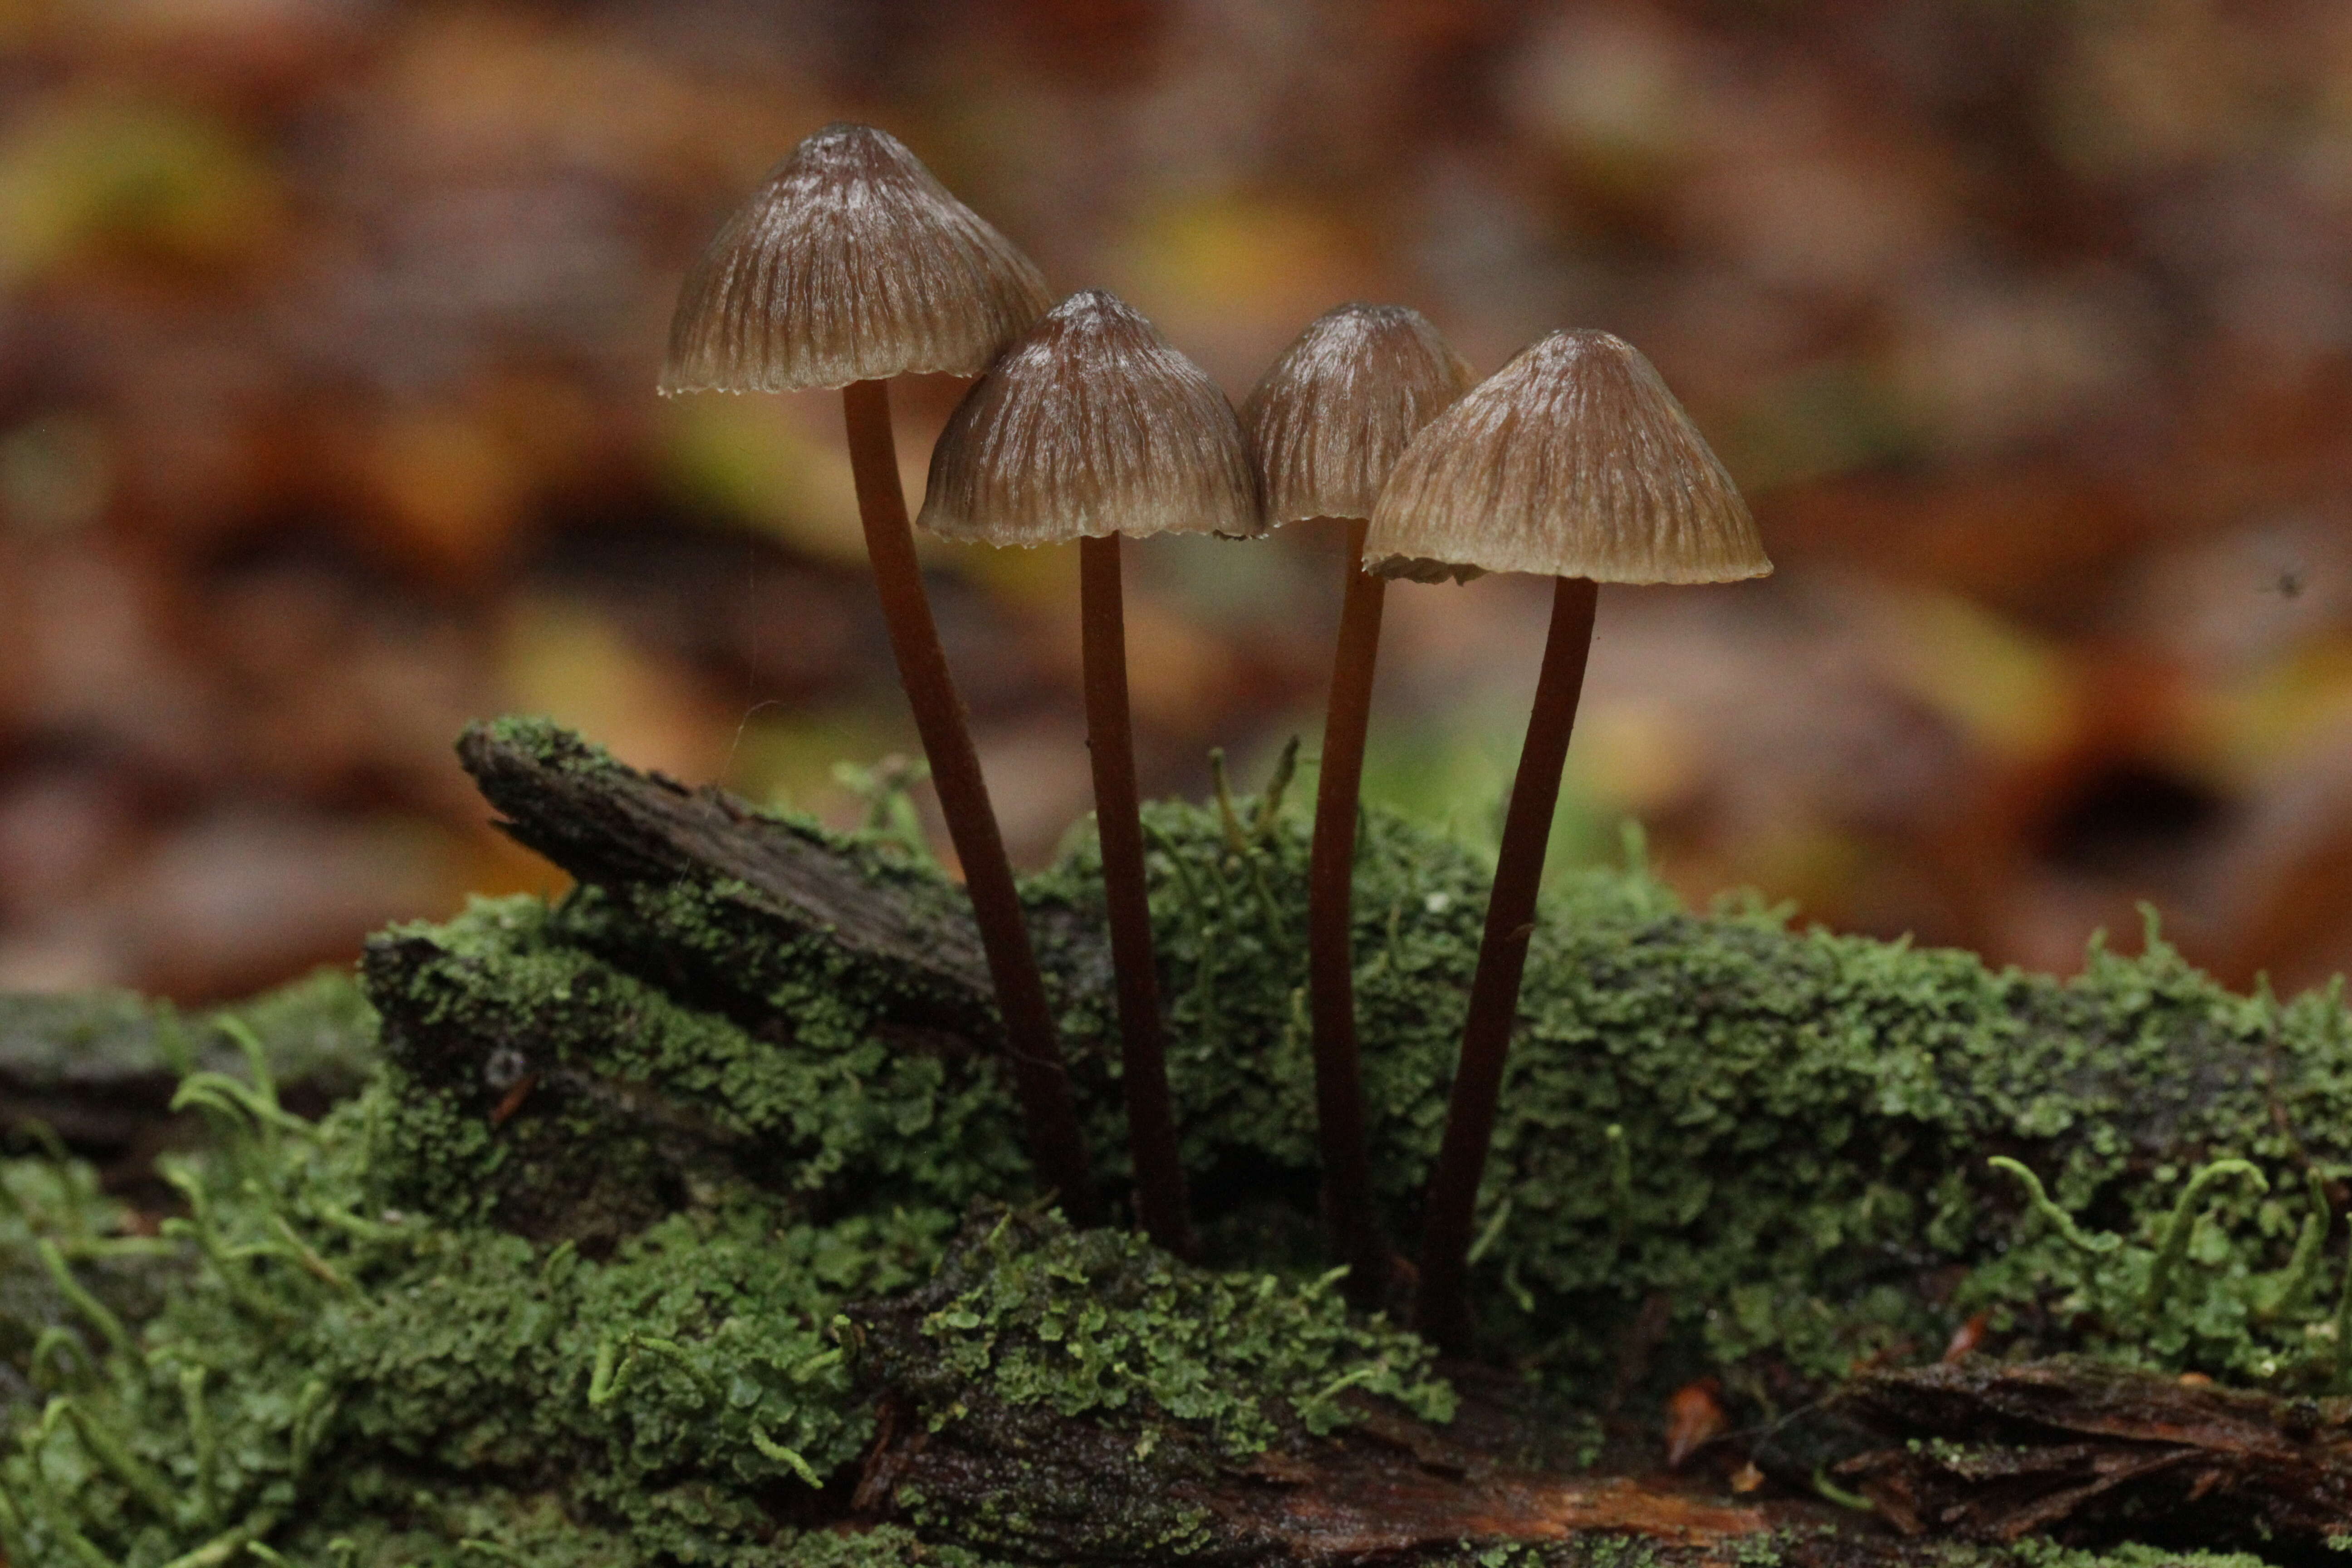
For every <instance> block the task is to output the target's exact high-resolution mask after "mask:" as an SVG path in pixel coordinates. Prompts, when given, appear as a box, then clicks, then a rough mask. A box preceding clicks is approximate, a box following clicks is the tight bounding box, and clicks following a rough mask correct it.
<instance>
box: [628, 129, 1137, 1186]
mask: <svg viewBox="0 0 2352 1568" xmlns="http://www.w3.org/2000/svg"><path fill="white" fill-rule="evenodd" d="M1049 298H1050V297H1049V296H1048V295H1047V293H1046V291H1045V279H1043V278H1042V277H1041V276H1040V275H1039V273H1038V271H1037V269H1036V268H1035V267H1034V266H1033V265H1032V264H1031V263H1030V262H1029V260H1028V258H1025V257H1024V256H1023V255H1022V254H1021V253H1020V252H1019V251H1018V250H1016V249H1014V248H1013V246H1012V244H1011V243H1010V242H1009V241H1007V240H1006V239H1005V238H1004V237H1003V236H1002V235H1000V234H998V233H997V232H996V230H995V229H993V228H992V227H991V226H989V225H988V224H987V222H986V221H985V220H983V219H982V218H981V217H980V216H978V215H977V214H975V213H973V212H972V211H971V209H970V208H969V207H966V206H965V205H963V204H962V203H961V202H959V201H957V200H956V199H955V197H954V196H953V195H950V194H949V193H948V191H947V188H946V187H945V186H943V185H941V184H940V183H939V181H938V180H937V179H936V178H934V177H933V176H932V174H931V173H930V171H929V170H928V169H926V168H924V167H923V165H922V163H920V161H919V160H918V159H917V158H916V157H915V155H914V154H913V153H910V152H908V150H907V149H906V147H905V146H903V145H902V144H900V142H898V140H897V139H896V138H894V137H892V136H890V135H888V134H887V132H880V131H877V130H874V129H873V128H871V127H869V126H864V125H848V124H839V125H829V126H826V127H825V128H824V130H822V131H820V132H817V133H816V134H815V135H814V136H811V137H810V138H809V139H808V140H807V141H805V142H802V143H801V144H800V146H799V147H797V148H796V149H794V150H793V154H792V156H791V157H789V158H787V159H785V160H784V162H783V163H782V164H780V165H778V167H777V168H776V170H775V171H774V172H773V173H772V174H770V175H769V176H768V179H767V181H766V182H765V184H762V185H761V189H760V190H759V192H758V193H757V194H756V195H753V196H752V198H751V201H749V202H748V203H746V204H745V205H743V206H742V207H741V208H740V210H738V211H737V213H736V214H735V216H733V217H731V218H730V219H729V220H728V222H727V224H726V226H724V227H723V228H721V229H720V230H719V236H718V237H717V238H716V239H714V240H712V241H711V243H710V247H709V249H708V250H706V251H705V252H704V253H703V256H702V258H701V259H700V260H699V261H698V262H697V263H696V264H695V267H694V268H693V270H691V271H690V272H688V275H687V279H686V282H685V285H684V286H683V287H682V288H681V289H680V290H679V293H678V305H677V315H676V316H675V317H674V318H673V319H672V321H671V323H670V347H669V360H668V363H667V366H666V367H665V369H664V372H663V375H662V384H661V390H662V391H663V393H664V394H666V395H667V394H672V393H679V392H703V391H715V392H751V391H757V392H789V391H795V390H800V389H803V388H814V387H826V388H834V387H838V388H840V389H841V393H842V415H843V418H844V421H845V424H846V426H847V428H848V436H849V457H850V468H851V472H852V475H853V477H854V478H855V479H856V489H857V510H858V517H859V519H860V521H862V522H863V524H864V526H865V531H866V554H867V558H868V559H869V561H870V562H871V563H872V565H873V568H874V584H875V587H876V589H877V591H878V593H879V594H880V596H881V601H882V615H883V619H884V622H885V623H886V624H887V626H888V628H889V634H890V650H891V652H892V654H893V655H894V656H895V657H896V658H897V660H898V678H899V681H900V683H901V684H902V685H903V686H905V688H906V690H907V700H908V706H909V707H911V708H912V709H913V710H914V715H915V728H916V731H917V732H918V733H919V735H920V736H921V737H922V742H923V751H924V754H925V755H926V756H927V757H928V758H929V762H930V765H931V779H932V782H933V784H934V785H935V786H936V787H937V789H938V791H939V797H940V814H941V815H942V816H945V817H946V818H947V825H948V837H950V839H951V840H952V841H953V843H954V845H955V851H956V858H958V859H959V860H960V861H961V862H962V865H963V871H964V886H965V889H966V891H967V892H968V893H969V894H970V896H971V906H972V916H973V919H974V920H975V921H977V922H978V924H979V926H980V937H981V945H982V949H983V951H984V952H986V953H987V956H988V968H989V975H990V978H991V980H992V982H993V983H994V985H995V990H996V1002H997V1007H998V1010H999V1011H1000V1012H1001V1013H1002V1014H1003V1019H1004V1033H1005V1047H1006V1054H1007V1057H1008V1059H1009V1060H1010V1062H1011V1064H1012V1072H1013V1087H1014V1090H1015V1092H1016V1094H1017V1095H1018V1096H1019V1099H1020V1100H1021V1107H1022V1113H1023V1117H1024V1121H1025V1122H1026V1125H1027V1129H1028V1134H1029V1144H1030V1153H1031V1157H1032V1158H1034V1160H1035V1161H1036V1163H1037V1168H1038V1172H1039V1173H1040V1175H1041V1176H1042V1178H1043V1179H1044V1182H1045V1185H1046V1186H1048V1187H1049V1188H1051V1189H1053V1190H1054V1191H1055V1192H1056V1193H1057V1194H1059V1196H1060V1201H1061V1204H1062V1206H1063V1208H1064V1209H1065V1210H1066V1212H1067V1213H1068V1214H1069V1216H1070V1217H1071V1219H1072V1220H1074V1221H1076V1223H1078V1224H1080V1225H1091V1224H1094V1223H1096V1222H1097V1219H1098V1218H1099V1215H1098V1211H1097V1207H1096V1204H1095V1198H1094V1191H1093V1183H1092V1180H1091V1178H1090V1176H1089V1174H1088V1171H1087V1152H1086V1144H1085V1140H1084V1138H1083V1137H1082V1135H1081V1134H1080V1131H1079V1129H1078V1119H1077V1110H1076V1103H1075V1101H1074V1100H1073V1099H1072V1097H1071V1093H1070V1085H1069V1075H1068V1072H1067V1070H1066V1068H1065V1067H1064V1065H1063V1061H1062V1051H1061V1045H1060V1042H1059V1041H1058V1039H1057V1038H1056V1037H1055V1029H1054V1016H1053V1010H1052V1007H1051V1005H1049V1003H1048V1002H1047V1000H1046V996H1045V983H1044V981H1043V979H1042V978H1041V977H1040V975H1039V973H1038V971H1037V960H1036V955H1035V952H1034V950H1033V949H1032V947H1031V945H1030V942H1029V931H1028V927H1027V925H1026V923H1025V922H1024V921H1023V919H1022V913H1021V903H1020V898H1019V895H1018V894H1017V893H1016V891H1015V890H1014V888H1013V868H1012V864H1011V862H1010V861H1009V860H1008V859H1007V858H1006V857H1005V853H1004V840H1003V835H1002V834H1001V833H1000V832H999V831H998V828H997V825H996V814H995V812H994V811H993V810H992V808H991V806H990V805H989V800H988V784H987V781H986V780H985V778H984V777H983V776H982V773H981V768H980V756H979V753H978V752H977V751H976V750H975V749H974V747H973V745H972V741H971V729H970V726H969V725H968V724H967V722H966V721H965V710H964V705H963V700H962V699H961V697H960V696H959V695H958V694H957V692H956V689H955V681H954V679H953V678H952V676H951V675H950V673H949V670H948V664H947V656H946V654H945V653H944V652H943V651H942V650H941V648H940V637H939V629H938V627H937V626H936V625H934V623H933V621H932V618H931V607H930V601H929V597H928V595H926V594H925V593H924V591H923V579H922V574H921V571H920V569H919V566H918V565H917V563H916V560H915V543H914V535H913V532H912V531H911V530H910V529H909V527H908V521H907V502H906V498H905V496H904V494H903V493H902V492H901V490H900V488H899V483H898V452H897V447H896V445H895V443H894V441H893V438H892V435H891V428H890V396H889V388H888V386H887V380H888V378H889V377H891V376H895V375H904V374H915V373H924V372H944V373H946V374H954V375H976V374H979V373H980V372H981V371H982V370H984V369H985V368H987V365H988V363H989V362H990V361H991V360H992V359H993V358H994V357H995V356H996V353H997V352H998V351H999V350H1000V349H1002V348H1003V346H1004V344H1005V343H1006V342H1009V341H1010V340H1011V339H1012V338H1013V336H1014V335H1015V334H1017V333H1018V332H1020V331H1022V330H1023V329H1024V328H1025V327H1026V326H1028V324H1029V323H1030V322H1031V321H1034V320H1036V318H1037V316H1038V314H1039V313H1040V312H1041V311H1043V310H1045V305H1046V303H1047V300H1048V299H1049Z"/></svg>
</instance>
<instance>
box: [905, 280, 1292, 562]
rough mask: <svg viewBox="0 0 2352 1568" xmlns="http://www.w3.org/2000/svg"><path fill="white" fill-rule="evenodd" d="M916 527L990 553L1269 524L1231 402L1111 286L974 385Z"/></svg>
mask: <svg viewBox="0 0 2352 1568" xmlns="http://www.w3.org/2000/svg"><path fill="white" fill-rule="evenodd" d="M916 521H917V522H919V524H921V525H922V526H923V527H925V528H928V529H929V530H930V531H932V532H934V533H938V534H940V535H942V536H944V537H946V538H949V539H962V540H974V541H979V542H984V543H988V544H1053V543H1056V542H1060V541H1063V540H1068V539H1079V538H1101V537H1103V536H1104V535H1107V534H1112V533H1120V534H1125V535H1127V536H1128V537H1129V538H1133V539H1141V538H1144V537H1145V536H1147V535H1150V534H1154V533H1222V534H1226V535H1229V536H1239V535H1248V534H1255V533H1262V532H1264V531H1265V526H1266V524H1265V509H1264V507H1263V505H1262V504H1261V502H1260V500H1259V496H1258V488H1257V475H1256V472H1255V469H1253V468H1251V467H1250V463H1249V456H1248V453H1247V451H1246V449H1245V448H1244V444H1243V441H1242V429H1241V423H1240V421H1239V420H1237V419H1236V418H1235V417H1234V408H1233V405H1232V404H1230V403H1228V402H1226V401H1225V395H1224V394H1223V393H1222V392H1220V391H1218V390H1217V386H1216V384H1215V383H1214V382H1213V381H1211V380H1210V379H1209V377H1208V375H1207V374H1206V373H1205V372H1203V371H1202V369H1201V367H1200V366H1198V365H1196V364H1194V363H1192V361H1191V360H1189V359H1186V358H1185V357H1184V356H1183V355H1182V354H1181V353H1177V352H1176V350H1175V349H1174V348H1172V347H1171V346H1170V344H1169V342H1168V340H1167V339H1165V338H1163V337H1161V336H1160V332H1159V330H1158V329H1157V328H1155V327H1154V326H1152V324H1151V323H1150V321H1145V320H1144V319H1143V317H1142V316H1140V315H1139V314H1138V313H1137V312H1136V311H1135V310H1131V309H1129V307H1128V306H1127V305H1126V304H1124V303H1122V302H1121V301H1120V300H1118V299H1117V298H1116V297H1114V296H1112V295H1110V294H1106V293H1104V292H1102V291H1101V290H1100V289H1089V290H1088V291H1087V292H1086V293H1083V294H1073V295H1071V296H1070V297H1069V298H1068V299H1066V300H1063V301H1062V302H1061V303H1060V304H1059V305H1056V306H1055V307H1054V309H1053V310H1050V311H1048V312H1046V314H1045V317H1044V318H1043V319H1042V320H1040V321H1038V322H1037V324H1036V325H1035V326H1034V327H1032V328H1030V329H1029V330H1028V331H1026V332H1024V333H1023V334H1022V335H1021V336H1020V337H1019V338H1018V339H1017V340H1015V341H1014V342H1013V345H1012V346H1011V347H1010V348H1008V349H1006V350H1005V351H1004V353H1003V357H1002V358H1000V359H998V360H997V362H996V363H994V364H993V365H992V366H990V367H989V371H988V374H986V375H984V376H982V377H981V378H980V380H978V381H976V382H974V383H972V385H971V391H969V392H967V393H965V394H964V398H963V401H962V402H961V403H960V404H958V405H956V410H955V412H954V413H953V414H951V415H950V416H948V423H947V428H946V429H945V430H943V431H941V432H940V441H939V445H938V446H936V447H932V448H931V476H930V484H929V489H928V490H927V492H926V493H925V495H924V497H923V511H922V515H921V516H920V517H919V518H917V519H916Z"/></svg>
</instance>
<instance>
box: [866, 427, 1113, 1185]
mask: <svg viewBox="0 0 2352 1568" xmlns="http://www.w3.org/2000/svg"><path fill="white" fill-rule="evenodd" d="M841 407H842V415H843V418H844V420H845V423H846V424H847V426H848V430H849V466H850V471H851V473H852V474H853V475H854V476H855V478H856V483H857V515H858V519H859V521H862V522H863V523H864V524H865V525H866V557H867V559H868V560H870V561H871V562H872V563H874V585H875V587H876V588H877V589H878V590H879V591H880V593H881V595H882V619H883V622H884V624H885V625H887V626H888V627H889V631H890V651H891V652H892V653H893V654H894V655H896V656H897V658H898V679H899V681H900V683H901V684H902V685H904V686H905V687H906V689H907V702H908V706H909V707H911V708H913V710H915V730H916V732H917V733H918V734H919V735H920V736H921V737H922V741H923V754H924V755H925V756H926V757H928V758H929V760H930V764H931V782H932V784H934V785H935V786H936V787H937V789H938V791H939V796H940V813H941V815H943V816H946V818H947V823H948V837H949V838H950V840H952V841H953V842H954V844H955V851H956V858H958V859H959V860H961V861H962V862H963V879H964V890H965V891H966V892H967V893H969V894H970V895H971V912H972V917H973V919H974V920H975V921H978V923H979V925H980V942H981V946H982V950H984V951H985V952H986V953H987V955H988V973H989V978H990V979H991V980H992V981H993V982H994V983H995V985H996V1005H997V1009H998V1011H999V1012H1001V1013H1002V1014H1003V1016H1004V1044H1005V1054H1006V1057H1007V1058H1008V1059H1009V1060H1010V1062H1011V1064H1012V1068H1013V1091H1014V1093H1015V1094H1016V1095H1017V1096H1018V1097H1019V1099H1020V1101H1021V1111H1022V1116H1023V1119H1024V1121H1026V1123H1027V1125H1028V1131H1029V1153H1030V1158H1031V1159H1033V1160H1034V1161H1035V1162H1036V1163H1037V1170H1038V1173H1039V1175H1040V1176H1041V1177H1043V1179H1044V1181H1045V1185H1047V1186H1048V1187H1051V1188H1053V1189H1054V1190H1055V1192H1056V1193H1057V1194H1059V1195H1060V1203H1061V1205H1062V1210H1063V1212H1064V1213H1065V1214H1066V1215H1069V1217H1070V1219H1071V1221H1072V1222H1073V1223H1075V1224H1077V1225H1081V1226H1088V1225H1096V1224H1099V1223H1100V1222H1101V1217H1102V1216H1101V1213H1100V1211H1099V1210H1098V1209H1097V1207H1096V1205H1095V1196H1094V1184H1093V1182H1092V1181H1091V1180H1090V1179H1089V1178H1088V1175H1087V1150H1086V1140H1085V1137H1084V1135H1083V1134H1081V1133H1080V1131H1078V1115H1077V1107H1076V1102H1075V1101H1074V1100H1072V1099H1071V1096H1070V1076H1069V1072H1068V1069H1067V1068H1066V1067H1065V1066H1064V1065H1063V1061H1062V1047H1061V1043H1060V1041H1059V1039H1058V1038H1057V1037H1056V1036H1055V1030H1054V1014H1053V1009H1052V1007H1051V1006H1050V1005H1048V1004H1047V1002H1046V1000H1045V982H1044V980H1043V979H1042V978H1041V977H1040V976H1039V974H1038V973H1037V957H1036V953H1035V952H1034V951H1033V950H1032V948H1031V947H1030V945H1029V928H1028V925H1027V924H1026V922H1024V921H1023V919H1022V916H1021V899H1020V895H1019V894H1018V893H1016V892H1015V891H1014V890H1013V865H1012V862H1011V861H1009V860H1007V859H1006V858H1005V855H1004V838H1003V835H1002V834H1001V833H999V832H998V831H997V826H996V813H995V812H994V811H993V810H992V809H991V808H990V806H989V804H988V781H987V780H986V779H985V778H983V777H982V774H981V771H980V753H979V752H977V751H975V750H973V748H972V743H971V729H970V727H969V726H968V725H967V724H966V722H965V719H964V706H963V699H962V698H961V697H960V696H958V695H957V693H956V689H955V680H954V679H953V677H951V676H950V674H949V672H948V659H947V653H946V651H945V650H944V649H942V648H941V647H940V633H939V627H938V626H935V625H934V624H933V623H932V620H931V604H930V600H929V597H928V596H927V595H925V594H924V592H923V576H922V571H921V569H920V567H919V566H918V565H917V564H916V561H915V531H914V529H913V528H912V527H911V526H910V525H909V524H908V521H907V498H906V495H905V494H904V492H903V491H901V490H900V489H899V487H898V444H897V442H896V441H895V440H894V439H893V438H892V436H891V433H890V389H889V387H888V385H887V384H886V383H883V382H879V381H861V382H856V383H855V384H851V385H849V386H846V387H844V388H843V389H842V393H841Z"/></svg>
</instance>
